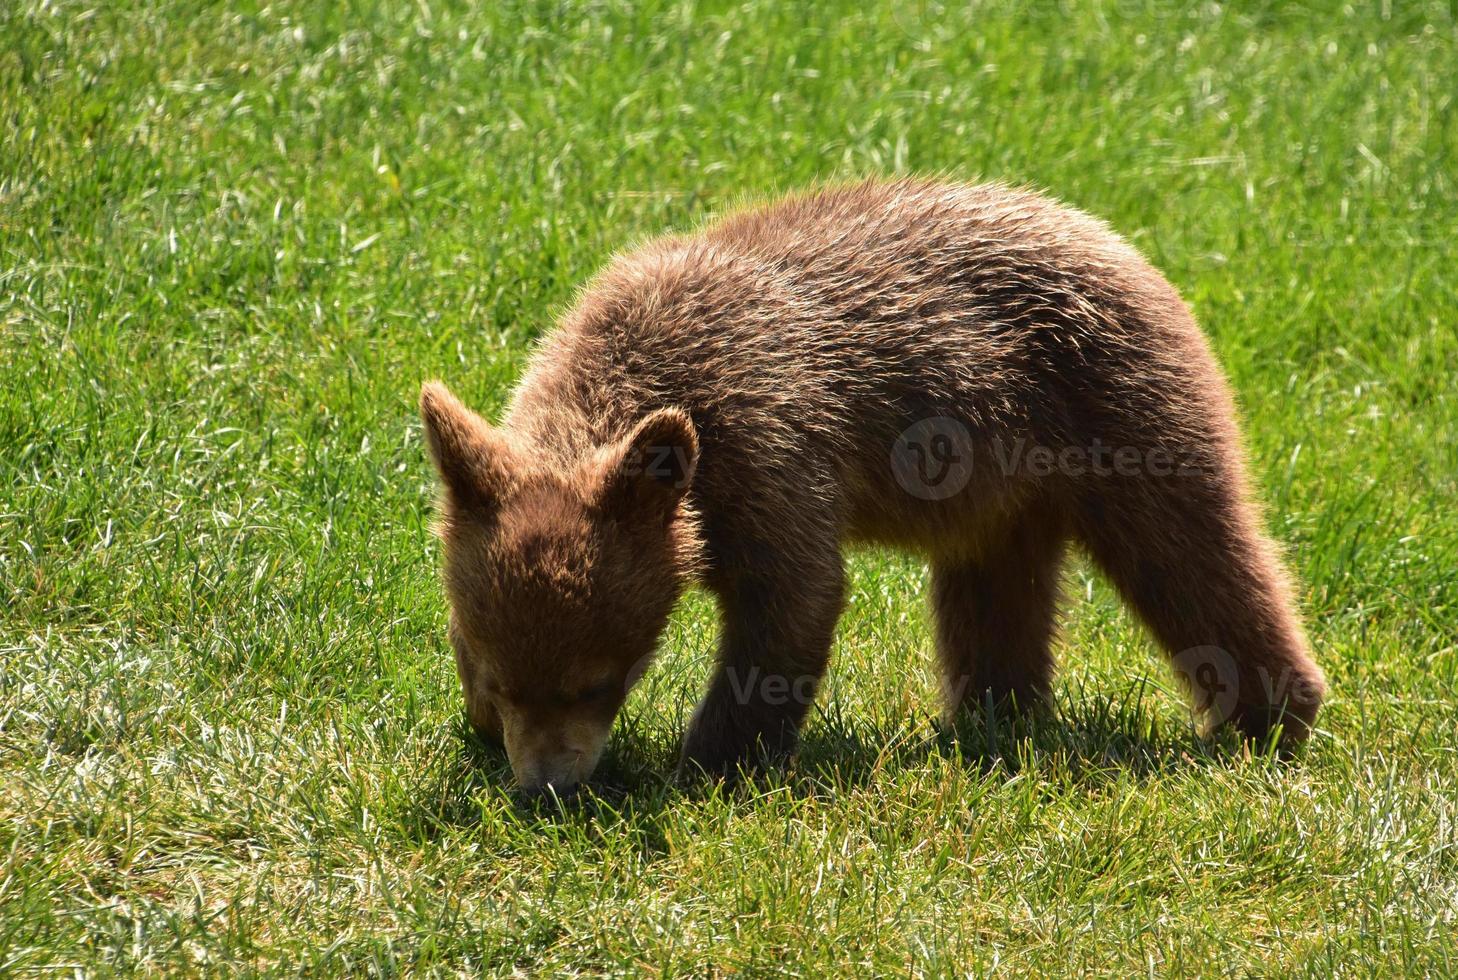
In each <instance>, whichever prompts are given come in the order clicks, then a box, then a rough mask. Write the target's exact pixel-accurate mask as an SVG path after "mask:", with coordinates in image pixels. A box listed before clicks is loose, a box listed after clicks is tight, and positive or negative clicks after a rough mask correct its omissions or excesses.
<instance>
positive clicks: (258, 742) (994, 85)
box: [0, 0, 1458, 976]
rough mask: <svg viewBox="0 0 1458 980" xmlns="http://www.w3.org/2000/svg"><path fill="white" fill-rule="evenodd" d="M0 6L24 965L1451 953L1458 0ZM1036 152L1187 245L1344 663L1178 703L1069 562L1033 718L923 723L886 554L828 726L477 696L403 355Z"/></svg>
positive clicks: (1243, 963) (1189, 286) (707, 617)
mask: <svg viewBox="0 0 1458 980" xmlns="http://www.w3.org/2000/svg"><path fill="white" fill-rule="evenodd" d="M462 6H463V5H460V4H457V3H444V2H439V0H428V2H427V0H420V2H417V3H398V4H388V5H387V4H382V3H375V2H372V0H358V2H352V3H348V4H325V3H312V4H311V3H301V2H293V0H289V2H283V3H274V4H268V5H256V4H253V3H241V4H234V5H228V6H226V7H225V6H215V5H201V4H192V3H182V2H164V3H156V4H136V5H133V4H127V3H121V4H82V3H75V2H71V0H57V2H46V3H39V2H35V0H15V2H10V3H5V4H0V603H3V605H0V616H3V620H0V974H22V975H24V974H41V973H51V972H60V971H67V972H69V971H71V970H79V971H83V972H101V973H104V972H111V971H128V972H129V971H134V970H140V971H148V972H183V971H204V970H206V971H215V970H225V971H227V972H236V971H240V970H246V971H252V970H257V971H267V972H274V971H278V972H309V973H340V974H357V973H366V972H378V973H387V974H388V973H397V972H410V973H416V972H422V973H437V972H438V973H467V974H471V973H476V972H479V971H484V972H490V973H503V972H513V971H519V972H522V973H528V974H539V973H549V972H555V971H559V970H576V971H583V972H593V973H596V972H609V973H616V972H630V971H633V972H636V971H638V970H644V971H650V972H658V973H663V974H677V973H682V972H696V973H727V972H734V971H743V972H750V973H781V972H783V973H788V974H802V975H807V976H816V975H820V974H822V973H825V972H827V971H833V970H846V971H862V970H875V971H879V972H889V973H904V972H909V971H911V972H923V971H924V972H935V973H941V972H951V971H972V972H978V973H982V972H1005V973H1008V974H1013V975H1023V974H1029V973H1034V974H1041V973H1054V974H1059V973H1065V972H1071V971H1074V970H1085V969H1091V970H1098V971H1107V972H1113V973H1118V974H1130V973H1136V972H1137V973H1144V972H1150V973H1160V974H1167V973H1186V972H1194V971H1200V972H1211V973H1235V974H1272V973H1279V974H1326V973H1329V972H1332V971H1333V970H1340V971H1342V972H1345V973H1352V974H1368V973H1394V972H1398V971H1406V972H1414V973H1422V972H1429V973H1452V972H1455V971H1458V946H1455V938H1458V936H1455V933H1458V735H1455V728H1458V725H1455V721H1458V711H1455V700H1458V666H1455V665H1458V515H1455V509H1458V443H1455V432H1458V399H1455V390H1458V386H1455V383H1454V377H1455V375H1458V108H1455V97H1458V26H1455V10H1454V7H1453V6H1452V5H1451V4H1450V3H1427V2H1417V0H1414V2H1410V3H1409V2H1399V3H1385V2H1384V3H1365V2H1359V3H1353V4H1347V5H1343V4H1339V3H1335V2H1333V3H1315V2H1312V3H1297V4H1284V3H1280V4H1278V3H1274V2H1273V3H1269V4H1266V3H1256V2H1246V0H1238V2H1231V3H1225V4H1216V3H1209V2H1204V0H1199V2H1188V3H1185V2H1170V3H1158V2H1142V0H1112V2H1109V3H1082V2H1071V3H1068V4H1064V5H1061V6H1060V7H1057V8H1055V7H1053V6H1051V5H1048V6H1040V7H1039V8H1038V9H1037V10H1035V11H1020V10H1018V9H1017V5H1014V4H1011V3H1001V2H987V3H976V4H968V5H963V4H945V5H943V4H939V3H932V2H913V3H909V4H900V5H897V6H896V7H895V8H890V7H882V8H877V9H869V10H868V9H866V6H865V5H864V4H862V3H860V2H834V3H825V4H819V5H817V6H815V7H814V8H810V7H806V8H804V9H800V10H795V9H791V8H789V7H788V6H786V5H782V4H777V3H770V2H768V0H748V2H742V3H736V4H728V3H719V2H703V3H693V2H681V3H672V4H661V3H649V4H645V5H641V6H638V5H630V4H629V3H627V2H619V0H609V2H594V3H589V4H585V5H578V4H575V3H568V2H560V3H528V4H521V3H517V2H512V0H508V2H504V3H501V4H491V3H488V4H484V5H482V6H483V7H484V8H485V9H483V10H477V11H470V10H465V9H460V8H461V7H462ZM912 171H915V172H946V173H950V174H953V175H956V176H959V177H966V178H975V177H993V178H1002V179H1007V180H1012V181H1017V182H1026V183H1031V184H1035V185H1039V186H1042V187H1045V188H1047V189H1049V190H1050V191H1051V192H1053V193H1055V194H1056V195H1058V196H1059V197H1062V198H1063V199H1065V200H1068V201H1070V202H1072V203H1075V204H1077V205H1079V206H1081V207H1084V208H1086V209H1088V210H1091V211H1093V212H1095V213H1097V214H1100V215H1102V216H1105V217H1107V218H1108V219H1109V220H1111V221H1112V222H1113V224H1114V225H1115V226H1116V227H1117V228H1119V229H1120V230H1122V231H1123V232H1124V233H1126V234H1127V235H1129V236H1130V237H1131V238H1132V239H1133V240H1134V241H1135V242H1137V243H1138V245H1139V246H1140V247H1141V248H1142V249H1144V251H1145V252H1146V253H1147V254H1148V255H1149V256H1150V257H1151V259H1153V260H1154V262H1155V263H1156V264H1157V265H1158V266H1160V267H1161V268H1162V269H1163V270H1164V271H1165V272H1166V273H1167V274H1168V275H1169V277H1170V278H1171V280H1172V281H1173V282H1175V283H1176V284H1177V285H1178V286H1179V287H1180V289H1181V290H1182V291H1183V292H1184V294H1185V295H1186V296H1187V297H1188V299H1189V300H1190V302H1191V303H1192V304H1193V306H1194V307H1195V308H1196V311H1197V313H1198V314H1199V316H1200V317H1201V319H1202V322H1203V323H1204V324H1205V327H1206V329H1207V330H1208V331H1209V333H1210V335H1211V337H1212V338H1213V341H1214V343H1215V346H1216V348H1217V350H1218V352H1219V354H1220V356H1221V359H1222V361H1223V363H1224V364H1225V366H1226V368H1227V370H1228V371H1229V373H1230V375H1231V378H1232V381H1233V382H1234V385H1235V387H1236V389H1237V391H1238V393H1239V398H1240V402H1241V407H1242V410H1243V412H1244V414H1245V417H1246V428H1247V433H1248V437H1249V443H1250V448H1251V454H1252V458H1253V464H1254V470H1255V473H1256V475H1257V477H1258V478H1259V480H1260V482H1261V485H1262V487H1263V492H1264V495H1265V497H1266V499H1267V501H1268V502H1269V509H1270V519H1271V524H1272V529H1273V531H1274V533H1275V534H1276V535H1277V536H1278V537H1279V538H1280V539H1281V540H1282V542H1283V543H1284V545H1285V546H1286V547H1287V548H1288V550H1289V555H1290V560H1291V562H1292V565H1293V567H1294V569H1295V570H1296V572H1297V574H1298V576H1299V578H1300V581H1301V583H1302V585H1301V595H1302V601H1303V604H1304V608H1305V610H1306V612H1307V614H1308V618H1309V623H1310V628H1311V632H1312V637H1313V641H1314V643H1315V645H1316V647H1317V650H1318V654H1319V657H1320V659H1321V661H1322V663H1323V664H1324V666H1325V667H1326V669H1327V671H1328V674H1329V677H1330V680H1331V685H1332V692H1333V696H1332V699H1331V703H1330V707H1329V708H1328V710H1327V711H1326V712H1325V714H1324V715H1323V716H1322V719H1321V727H1320V731H1319V732H1318V733H1317V735H1316V737H1315V738H1314V740H1313V742H1312V744H1311V745H1310V748H1309V751H1307V752H1306V753H1305V755H1304V756H1303V757H1301V758H1300V759H1299V760H1297V761H1295V762H1294V763H1280V762H1276V761H1273V760H1272V759H1270V758H1268V757H1264V756H1262V755H1260V754H1259V753H1257V754H1255V755H1254V756H1252V755H1251V754H1250V753H1243V752H1242V751H1241V750H1240V749H1239V748H1237V747H1236V746H1234V745H1232V744H1230V743H1229V742H1218V743H1216V744H1213V745H1211V744H1207V743H1204V742H1202V741H1201V740H1200V739H1199V738H1197V737H1196V736H1195V735H1194V734H1192V733H1191V731H1190V729H1189V725H1188V723H1187V719H1186V716H1185V714H1184V708H1183V701H1182V699H1181V698H1180V697H1179V695H1178V693H1177V692H1176V691H1175V690H1173V684H1172V681H1171V675H1170V674H1169V672H1168V671H1167V670H1166V669H1165V668H1164V666H1163V665H1162V663H1161V662H1160V659H1159V657H1158V655H1157V654H1156V653H1155V651H1154V650H1153V649H1152V647H1151V646H1150V644H1149V642H1148V641H1147V639H1146V638H1145V637H1144V635H1143V634H1142V633H1141V631H1140V630H1139V629H1138V628H1137V626H1136V625H1135V624H1134V623H1133V622H1132V621H1131V620H1130V618H1129V617H1128V616H1127V614H1126V613H1125V612H1123V611H1122V610H1121V608H1120V606H1119V604H1118V603H1117V601H1116V600H1115V598H1114V597H1113V595H1112V594H1111V592H1110V590H1109V589H1108V587H1107V586H1106V585H1105V584H1104V583H1103V582H1102V581H1101V580H1099V579H1098V578H1097V577H1095V576H1093V575H1092V574H1091V573H1090V572H1089V571H1088V570H1087V566H1084V565H1080V566H1077V567H1076V568H1075V569H1074V570H1073V572H1071V573H1070V575H1069V582H1068V592H1069V598H1070V602H1069V605H1068V612H1067V616H1066V624H1065V630H1064V637H1063V640H1062V643H1061V648H1060V649H1061V655H1062V658H1063V661H1064V665H1065V666H1064V670H1063V672H1062V675H1061V679H1060V686H1059V689H1058V700H1059V711H1058V713H1057V715H1056V717H1054V718H1052V719H1047V720H1039V721H1034V722H1019V723H1007V722H999V723H995V724H991V725H988V726H985V727H984V728H983V729H982V730H979V731H970V732H967V733H965V734H963V735H962V736H961V737H960V739H959V740H954V739H953V738H951V737H950V736H947V735H943V734H939V733H938V732H937V731H936V730H935V728H934V726H933V725H932V722H931V719H932V717H933V715H934V712H935V709H936V704H935V699H934V688H933V684H932V682H931V679H930V671H929V662H928V661H929V657H928V652H927V651H928V649H929V641H928V635H927V629H926V626H925V623H924V619H923V605H924V603H923V598H922V593H923V591H924V584H925V583H924V573H923V571H922V569H921V567H920V566H919V565H918V564H917V563H916V562H914V561H912V560H909V559H906V558H902V557H899V556H893V555H879V554H870V555H859V556H857V557H856V558H855V560H854V561H853V565H852V574H853V594H852V599H851V604H850V608H849V611H848V614H847V616H846V618H845V620H844V623H843V626H842V629H841V632H840V635H839V639H838V641H837V657H836V661H835V665H834V668H833V678H832V681H831V684H830V689H829V691H828V692H827V696H826V697H824V698H823V699H822V701H821V704H820V706H819V709H818V712H817V715H816V717H815V719H814V721H813V723H812V724H811V726H810V729H809V731H808V734H807V739H806V745H805V749H804V752H803V756H802V758H801V760H800V762H799V764H798V765H796V766H795V767H793V768H792V769H791V770H790V771H789V772H787V773H786V774H784V775H782V776H778V777H775V778H772V779H768V780H766V781H765V782H764V783H763V784H761V785H759V786H757V787H753V788H749V787H744V788H740V789H738V790H735V791H732V792H727V793H709V792H705V791H704V790H702V789H693V788H688V789H685V788H680V787H678V786H677V785H675V784H674V782H673V781H672V779H671V766H672V762H673V760H674V757H675V752H676V742H677V739H678V737H679V734H680V732H681V730H682V726H683V722H684V719H685V716H686V713H687V712H688V711H689V710H690V707H691V705H692V703H693V700H694V698H695V697H696V695H697V693H698V690H699V686H700V684H701V682H702V680H703V678H704V677H705V675H706V670H707V663H708V658H709V656H710V654H711V651H712V649H713V643H714V631H715V626H714V622H713V618H712V615H711V612H712V610H711V606H710V603H709V601H708V600H707V599H706V598H705V597H704V596H703V595H699V594H695V595H693V596H691V597H690V599H689V600H687V601H686V602H685V604H684V606H683V608H682V609H681V610H680V612H679V614H678V615H677V616H676V617H675V620H674V623H673V625H672V628H671V630H670V633H669V635H668V636H667V637H666V639H665V647H664V656H663V660H662V663H661V664H660V665H659V666H658V667H657V668H656V669H655V670H654V671H653V672H652V673H651V674H650V675H649V677H648V679H647V680H646V681H645V683H644V685H643V686H642V688H641V689H640V691H639V692H638V693H636V694H635V696H634V697H633V699H632V700H631V701H630V703H629V707H628V710H627V711H626V713H625V715H624V716H623V717H622V718H621V719H620V721H619V723H618V728H617V732H616V734H615V737H614V742H613V746H612V748H611V750H610V755H609V758H608V760H607V762H606V764H605V767H604V770H603V773H602V778H601V780H600V781H599V783H598V790H599V793H598V796H597V797H596V798H595V799H593V800H589V801H588V802H587V803H586V804H585V805H584V806H582V807H579V808H576V809H573V810H570V811H568V812H566V813H564V814H553V813H550V812H546V811H536V812H533V811H526V810H520V809H517V808H516V807H515V806H514V805H513V802H512V798H511V795H510V782H509V774H508V771H507V768H506V766H505V763H504V760H503V759H502V758H501V757H499V756H498V755H495V754H493V753H491V752H490V751H488V750H486V749H485V748H484V747H482V746H480V745H479V744H477V743H475V742H474V741H472V740H470V739H469V738H467V737H466V736H465V735H464V734H463V730H462V723H461V706H460V698H459V692H458V691H457V689H456V681H455V677H454V672H453V667H452V664H451V661H450V658H449V655H448V653H447V651H446V648H445V637H444V630H445V606H444V601H443V598H442V596H441V594H440V590H439V587H438V584H437V580H436V571H435V568H436V561H437V548H436V544H435V542H434V541H433V540H432V538H431V537H430V534H429V526H428V525H429V517H430V507H431V499H432V487H431V473H430V470H429V466H428V464H427V462H426V460H425V458H424V455H423V452H422V449H421V444H420V433H419V427H418V423H417V421H416V418H415V415H414V399H415V395H416V392H417V390H418V385H419V382H420V380H421V379H422V378H426V377H433V376H440V377H444V378H446V379H447V380H448V381H449V382H450V383H451V384H452V385H454V386H455V387H456V388H457V390H458V391H459V392H460V393H461V394H462V395H463V397H466V398H467V399H468V400H470V401H472V402H473V403H475V404H477V405H479V406H481V407H482V408H484V409H487V410H490V411H493V412H494V411H496V410H498V409H499V408H500V406H501V405H502V404H503V401H504V399H505V396H506V393H507V392H508V390H509V388H510V385H511V383H512V381H513V379H514V378H515V376H516V375H517V373H518V372H519V370H520V368H521V365H522V359H523V355H524V352H525V351H526V350H527V348H528V346H529V344H530V343H531V341H532V340H533V338H535V337H536V336H538V335H540V333H541V332H542V331H543V330H545V329H546V328H547V327H548V325H549V324H550V322H551V320H552V316H553V314H554V311H556V310H559V309H560V308H561V307H562V306H563V305H564V304H566V303H567V302H568V301H570V299H571V296H572V294H573V290H574V289H575V288H576V287H577V286H578V284H580V283H581V282H582V281H583V280H584V279H585V278H586V277H587V276H588V275H589V274H590V273H591V272H592V271H593V270H594V269H595V268H597V267H598V266H599V265H600V264H601V263H602V262H603V261H604V260H605V259H606V258H607V256H608V255H609V254H611V253H612V252H613V251H614V250H616V249H620V248H623V247H626V246H629V245H631V244H632V243H633V242H634V241H637V240H640V239H642V238H644V237H646V236H649V235H653V234H656V233H658V232H660V231H663V230H667V229H683V228H687V227H691V226H692V225H693V224H694V223H695V222H698V221H700V220H703V219H704V218H706V217H708V216H711V215H713V214H715V213H717V212H721V211H723V210H724V209H726V208H728V207H730V206H732V205H733V204H734V203H735V202H737V201H739V200H741V199H742V198H743V197H744V196H746V195H752V196H763V195H768V194H771V193H773V192H775V191H778V190H782V189H787V188H790V187H795V186H800V185H803V184H805V183H808V182H810V181H813V180H815V179H817V178H826V177H836V176H849V175H861V174H873V173H874V174H886V173H900V172H912Z"/></svg>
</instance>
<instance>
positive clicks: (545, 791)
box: [517, 780, 579, 803]
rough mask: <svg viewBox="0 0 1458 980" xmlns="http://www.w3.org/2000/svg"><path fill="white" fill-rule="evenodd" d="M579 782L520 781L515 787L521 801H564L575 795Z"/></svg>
mask: <svg viewBox="0 0 1458 980" xmlns="http://www.w3.org/2000/svg"><path fill="white" fill-rule="evenodd" d="M578 787H579V784H578V783H567V782H561V781H558V782H552V781H549V780H543V781H542V782H539V783H522V784H520V785H519V786H518V787H517V795H519V796H520V797H521V799H522V801H523V802H525V803H534V802H536V801H537V800H552V799H556V800H560V801H562V802H564V803H565V802H566V801H567V800H570V799H572V798H573V797H574V796H576V795H577V790H578Z"/></svg>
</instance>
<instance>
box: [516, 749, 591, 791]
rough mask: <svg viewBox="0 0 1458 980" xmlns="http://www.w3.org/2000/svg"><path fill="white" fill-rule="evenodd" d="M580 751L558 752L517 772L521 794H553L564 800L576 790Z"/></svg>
mask: <svg viewBox="0 0 1458 980" xmlns="http://www.w3.org/2000/svg"><path fill="white" fill-rule="evenodd" d="M581 761H582V753H581V752H580V751H578V750H576V749H572V750H569V751H566V752H561V753H558V754H557V755H556V756H555V757H550V758H547V759H545V760H543V761H542V762H540V763H538V764H537V765H536V766H533V767H532V768H530V769H528V770H527V771H526V772H519V773H517V779H516V782H517V786H518V787H519V789H520V792H521V795H522V796H523V797H524V798H526V799H528V800H533V799H542V798H545V797H552V796H555V797H556V798H557V799H559V800H566V799H568V798H570V797H571V796H573V795H574V794H575V793H576V792H577V787H578V782H579V777H580V776H581V773H579V772H578V771H577V770H578V763H580V762H581Z"/></svg>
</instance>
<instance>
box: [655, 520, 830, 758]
mask: <svg viewBox="0 0 1458 980" xmlns="http://www.w3.org/2000/svg"><path fill="white" fill-rule="evenodd" d="M776 559H777V560H775V561H774V562H773V564H772V566H771V567H758V568H754V569H752V570H746V571H743V572H741V573H739V574H737V575H734V576H731V577H728V578H727V579H726V580H725V581H724V582H722V583H720V584H719V587H718V589H717V591H718V593H719V604H720V609H721V611H722V615H723V638H722V640H721V641H720V647H719V666H718V669H717V670H716V671H715V673H714V677H713V680H712V681H711V682H710V684H709V692H708V694H707V695H706V696H705V697H704V700H703V701H702V702H701V703H700V704H699V707H698V709H697V710H696V711H695V712H694V716H693V720H692V721H690V722H689V727H688V733H687V735H686V736H685V738H684V746H683V759H682V762H681V764H680V771H682V772H684V773H687V774H692V773H694V772H695V771H698V770H702V771H704V772H707V773H709V774H711V775H722V776H732V775H733V774H734V772H735V770H736V769H737V768H738V767H739V766H741V765H742V766H746V767H748V768H758V767H761V766H764V765H766V764H772V763H775V762H778V761H780V760H782V759H784V758H785V757H787V756H788V755H789V754H790V752H791V751H792V750H793V749H794V747H795V742H796V739H797V737H798V735H799V731H800V723H801V722H802V721H803V720H804V719H805V715H806V713H807V712H808V711H809V710H810V705H811V704H812V703H813V702H814V700H815V692H816V690H817V689H818V688H819V686H820V678H821V677H822V676H823V675H824V673H825V667H826V664H827V662H828V661H829V659H830V643H831V639H832V637H833V636H834V633H835V623H836V620H837V619H838V618H839V616H840V611H841V605H842V603H843V601H844V598H845V579H844V573H843V571H842V569H841V562H840V554H839V551H838V550H836V549H835V548H834V547H833V546H832V547H829V548H827V549H826V550H825V552H824V553H822V554H819V555H816V556H813V557H812V556H803V555H802V556H798V557H796V558H795V559H794V560H790V559H789V558H788V556H785V555H783V554H779V555H777V556H776Z"/></svg>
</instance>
